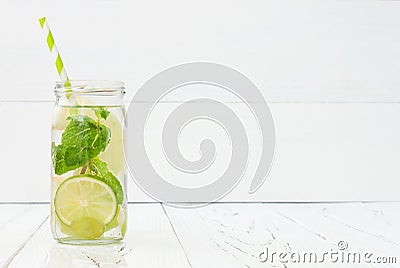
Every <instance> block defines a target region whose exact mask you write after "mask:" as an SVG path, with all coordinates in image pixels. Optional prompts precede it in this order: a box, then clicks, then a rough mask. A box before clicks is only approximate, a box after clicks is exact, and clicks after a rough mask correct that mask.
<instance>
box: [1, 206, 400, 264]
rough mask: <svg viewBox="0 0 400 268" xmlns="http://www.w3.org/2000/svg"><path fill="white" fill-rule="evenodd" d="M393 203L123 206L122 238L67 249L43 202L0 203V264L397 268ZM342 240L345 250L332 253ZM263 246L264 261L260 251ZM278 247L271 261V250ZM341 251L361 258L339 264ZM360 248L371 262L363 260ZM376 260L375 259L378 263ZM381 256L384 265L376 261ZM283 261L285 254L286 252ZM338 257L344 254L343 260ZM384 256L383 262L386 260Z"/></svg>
mask: <svg viewBox="0 0 400 268" xmlns="http://www.w3.org/2000/svg"><path fill="white" fill-rule="evenodd" d="M399 206H400V205H399V203H351V204H261V203H259V204H248V203H246V204H243V203H242V204H234V203H230V204H226V203H224V204H212V205H209V206H206V207H202V208H196V209H179V208H171V207H168V206H166V205H163V204H159V203H151V204H137V203H136V204H130V205H129V219H128V224H129V226H128V229H127V230H128V231H127V235H126V238H125V239H124V240H123V241H122V242H121V243H116V244H111V245H104V246H97V247H93V246H71V245H62V244H59V243H56V242H55V241H54V240H53V239H52V238H51V234H50V232H49V229H50V226H49V219H48V213H49V207H48V205H47V204H36V205H32V204H31V205H24V204H16V205H15V204H14V205H6V204H1V205H0V212H1V213H0V226H1V229H0V235H1V237H2V239H1V241H0V266H2V267H3V266H4V267H6V268H8V267H13V268H25V267H34V268H36V267H46V268H59V267H62V268H64V267H65V268H69V267H77V268H78V267H84V268H88V267H94V268H96V267H97V268H98V267H160V268H161V267H163V268H166V267H171V268H176V267H188V268H191V267H193V268H204V267H229V268H236V267H246V268H250V267H260V268H261V267H275V268H287V267H290V268H295V267H298V268H305V267H307V268H311V267H315V268H318V267H324V268H331V267H344V268H357V267H363V268H364V267H368V268H369V267H371V268H373V267H376V268H389V267H390V268H392V267H393V268H394V267H400V255H399V252H400V251H399V247H400V245H399V243H400V240H399V239H400V231H399V228H398V227H399V224H400V218H399V213H398V211H399V208H400V207H399ZM340 241H344V242H345V243H347V245H348V248H347V249H346V250H344V251H341V250H339V247H338V243H339V242H340ZM267 247H268V249H269V259H268V261H267V262H264V263H263V262H261V261H260V259H259V255H260V253H262V252H264V251H265V250H266V248H267ZM273 252H277V253H276V255H275V258H274V260H275V261H274V262H273V263H271V254H272V253H273ZM281 252H282V253H287V254H290V253H299V254H301V255H300V256H303V255H302V254H304V253H305V252H307V253H310V254H311V253H315V254H318V255H317V256H318V260H319V261H321V260H322V255H323V254H324V252H328V253H330V252H339V254H340V255H338V257H339V261H337V262H336V263H335V262H331V261H330V258H332V260H334V259H335V257H334V256H333V257H329V256H325V262H323V263H308V262H305V263H292V262H290V261H289V262H288V263H280V262H279V261H277V259H278V257H277V256H278V254H279V253H281ZM342 252H343V253H344V254H346V255H345V256H347V254H348V253H350V254H353V253H356V254H357V253H360V255H361V262H360V263H352V258H350V262H349V263H347V262H346V261H344V262H343V263H342V262H341V261H340V259H341V256H342V255H341V254H342ZM365 253H370V254H372V255H371V256H370V261H371V263H365V262H364V261H363V257H364V254H365ZM378 257H380V258H381V263H378V262H377V261H378V259H377V258H378ZM383 257H386V263H382V260H383V259H382V258H383ZM286 258H287V259H288V257H286ZM344 258H345V260H346V259H347V257H344ZM389 258H391V259H390V262H389Z"/></svg>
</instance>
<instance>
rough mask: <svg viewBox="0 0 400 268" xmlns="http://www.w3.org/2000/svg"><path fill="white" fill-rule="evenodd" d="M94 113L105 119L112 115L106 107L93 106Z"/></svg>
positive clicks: (98, 117)
mask: <svg viewBox="0 0 400 268" xmlns="http://www.w3.org/2000/svg"><path fill="white" fill-rule="evenodd" d="M93 111H94V114H95V115H96V117H97V119H99V120H100V119H102V118H103V119H104V120H107V117H108V116H109V115H110V112H109V111H107V109H105V108H104V107H96V108H93Z"/></svg>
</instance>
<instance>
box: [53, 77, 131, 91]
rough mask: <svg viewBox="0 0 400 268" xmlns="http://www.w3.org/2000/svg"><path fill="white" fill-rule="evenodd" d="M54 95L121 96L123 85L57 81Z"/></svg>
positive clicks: (103, 81)
mask: <svg viewBox="0 0 400 268" xmlns="http://www.w3.org/2000/svg"><path fill="white" fill-rule="evenodd" d="M54 93H55V94H56V95H62V94H66V93H74V94H93V95H123V94H125V84H124V82H121V81H111V80H69V83H68V84H66V81H57V82H56V85H55V87H54Z"/></svg>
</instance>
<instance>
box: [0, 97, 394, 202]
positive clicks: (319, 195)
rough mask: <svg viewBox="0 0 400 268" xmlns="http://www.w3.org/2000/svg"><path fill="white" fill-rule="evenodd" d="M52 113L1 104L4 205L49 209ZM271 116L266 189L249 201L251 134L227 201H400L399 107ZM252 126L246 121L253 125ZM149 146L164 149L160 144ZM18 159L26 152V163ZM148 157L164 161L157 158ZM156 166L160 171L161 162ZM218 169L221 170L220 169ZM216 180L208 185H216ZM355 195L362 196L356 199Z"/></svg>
mask: <svg viewBox="0 0 400 268" xmlns="http://www.w3.org/2000/svg"><path fill="white" fill-rule="evenodd" d="M52 105H53V104H52V103H50V102H48V103H41V102H39V103H3V104H2V103H0V121H1V122H2V123H3V124H4V125H7V126H13V128H12V129H13V131H2V132H0V140H3V141H4V142H3V147H2V149H3V151H5V152H7V153H3V154H0V163H2V164H3V165H4V166H7V167H8V168H7V169H4V174H3V176H4V177H7V178H8V182H7V187H1V188H0V201H17V202H18V201H48V197H49V180H50V178H49V167H50V161H51V160H50V120H51V112H52ZM137 105H140V104H137ZM170 105H171V104H165V103H163V104H161V106H167V107H166V108H165V109H164V108H163V107H161V108H160V109H161V112H164V111H166V110H168V109H169V108H170ZM172 105H174V104H172ZM235 105H236V106H240V105H241V104H235ZM242 106H243V105H242ZM233 108H235V107H233ZM239 108H243V107H239ZM271 110H272V113H273V114H274V120H275V126H276V133H277V134H276V139H277V144H276V155H275V156H276V157H275V161H274V164H273V167H272V169H271V173H270V175H269V177H268V179H267V181H266V183H265V184H264V185H263V186H262V187H261V188H260V189H259V191H258V192H256V193H255V194H252V195H250V194H249V193H248V189H249V185H250V183H251V180H252V178H253V176H254V172H255V170H256V167H257V165H258V162H257V160H258V159H257V156H258V155H257V153H259V151H257V150H258V149H260V147H259V146H257V145H259V142H257V138H258V136H257V134H258V132H257V129H252V128H250V127H249V140H250V142H251V143H252V145H253V146H252V148H251V149H250V150H251V153H254V154H252V155H250V158H249V163H248V164H249V165H248V172H246V174H245V175H244V177H243V179H242V181H241V183H239V184H238V185H237V187H236V188H235V189H234V190H233V191H232V192H231V193H229V194H228V195H227V196H226V197H225V198H224V199H223V201H238V202H241V201H249V202H258V201H342V200H370V201H374V200H389V201H391V200H397V199H399V195H398V191H397V188H398V187H397V185H398V178H399V177H400V169H399V168H398V161H397V159H399V158H400V140H399V139H398V137H399V136H400V125H399V124H395V123H393V122H397V117H398V116H397V115H398V114H400V104H287V103H286V104H283V103H281V104H272V105H271ZM10 114H13V115H14V114H15V115H18V117H20V118H31V117H32V115H34V116H35V117H37V118H42V119H43V120H38V121H35V120H25V121H24V124H15V118H14V117H13V116H9V115H10ZM46 118H47V120H46ZM156 118H159V117H158V116H156ZM160 118H161V117H160ZM251 119H252V118H246V119H245V120H243V121H244V123H248V122H249V121H250V120H251ZM159 120H160V119H159ZM155 125H156V126H159V127H162V126H163V123H162V122H161V120H160V121H157V122H155ZM27 130H34V131H31V132H30V134H29V135H30V139H27V138H26V133H27ZM156 130H157V129H150V130H149V131H148V135H149V136H150V135H151V136H154V135H155V133H156V134H157V133H158V132H156ZM188 131H189V130H188ZM192 131H193V132H195V131H198V132H199V131H201V133H207V131H210V133H214V132H213V131H215V129H212V126H211V127H210V128H208V127H205V128H203V129H200V130H199V129H198V128H196V127H194V128H192ZM189 133H190V131H189ZM294 133H295V134H294ZM365 133H368V135H366V134H365ZM188 136H189V137H190V135H188ZM218 138H219V136H218ZM221 139H222V140H223V139H224V137H221ZM33 140H34V142H32V141H33ZM186 141H187V142H185V139H183V140H182V143H181V144H180V146H181V147H180V148H182V150H183V151H184V152H185V153H186V152H192V154H193V155H190V156H193V157H194V159H196V153H198V152H199V150H198V147H197V145H196V144H194V143H190V142H188V141H190V138H189V139H187V140H186ZM149 143H150V144H153V146H154V147H158V148H160V147H159V146H158V145H159V143H158V142H153V143H151V142H149ZM228 146H229V144H217V147H221V148H223V149H224V150H225V151H228V149H229V147H228ZM253 147H254V148H253ZM26 148H29V150H26ZM21 152H24V154H23V155H24V158H23V159H21ZM149 153H151V154H153V155H161V156H163V154H157V152H154V151H152V150H149ZM218 153H219V152H218ZM28 159H29V161H28ZM223 159H225V158H223ZM21 161H23V162H24V168H25V169H26V170H29V174H30V175H29V176H25V175H24V176H21V175H20V174H19V173H18V172H15V170H19V169H20V168H21ZM164 161H165V159H164ZM165 162H167V161H165ZM154 163H155V164H154V165H157V166H158V165H160V163H161V161H155V162H154ZM215 163H219V164H221V162H218V161H216V162H215ZM288 167H290V168H288ZM223 168H225V166H223V165H222V164H221V165H218V164H216V166H215V167H214V166H213V170H214V171H215V173H216V174H217V173H218V172H219V174H220V173H221V172H223V170H224V169H223ZM171 170H174V168H171V167H170V166H168V165H165V166H162V167H160V169H157V171H159V172H160V173H163V172H164V173H165V172H168V171H171ZM327 171H329V172H327ZM167 174H168V173H167ZM212 175H213V174H211V176H208V178H214V177H213V176H212ZM377 178H380V179H379V180H377ZM128 183H129V185H128V186H129V187H128V193H129V200H130V201H139V202H140V201H152V199H151V198H149V197H148V196H147V195H146V194H145V193H143V192H142V191H141V190H140V189H139V187H137V185H136V184H135V183H134V182H133V181H132V180H131V179H128ZM288 185H290V187H287V186H288ZM305 185H312V187H305ZM355 188H356V189H357V191H354V189H355ZM298 189H302V190H301V191H299V190H298Z"/></svg>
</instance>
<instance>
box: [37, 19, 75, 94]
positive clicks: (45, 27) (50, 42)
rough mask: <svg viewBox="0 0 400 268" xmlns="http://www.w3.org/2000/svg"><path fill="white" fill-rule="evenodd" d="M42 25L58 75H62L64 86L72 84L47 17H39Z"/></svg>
mask: <svg viewBox="0 0 400 268" xmlns="http://www.w3.org/2000/svg"><path fill="white" fill-rule="evenodd" d="M39 23H40V27H42V29H43V32H44V34H45V37H46V42H47V46H48V47H49V49H50V52H51V55H52V57H53V59H55V60H54V63H55V64H56V68H57V72H58V75H59V76H60V78H61V80H62V81H65V83H64V86H71V83H70V82H69V77H68V75H67V71H66V70H65V67H64V63H63V61H62V59H61V56H60V53H59V52H58V49H57V46H56V43H55V42H54V38H53V34H52V33H51V30H50V28H49V25H48V24H47V20H46V17H43V18H40V19H39Z"/></svg>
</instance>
